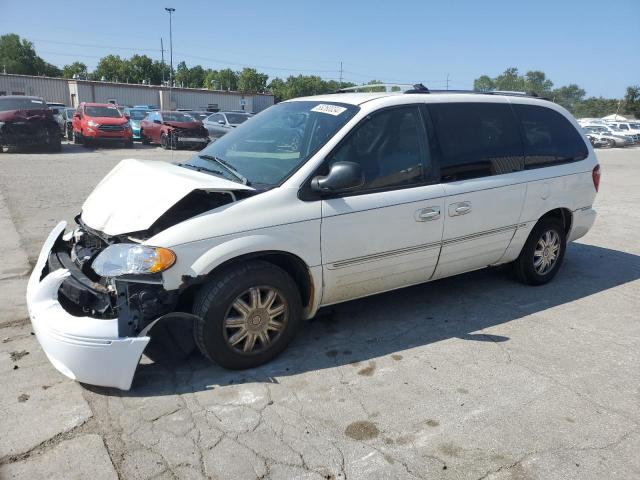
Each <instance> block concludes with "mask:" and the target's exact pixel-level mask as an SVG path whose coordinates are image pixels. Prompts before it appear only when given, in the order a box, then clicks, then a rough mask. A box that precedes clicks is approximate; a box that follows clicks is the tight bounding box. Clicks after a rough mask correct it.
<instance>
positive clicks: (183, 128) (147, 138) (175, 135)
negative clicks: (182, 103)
mask: <svg viewBox="0 0 640 480" xmlns="http://www.w3.org/2000/svg"><path fill="white" fill-rule="evenodd" d="M140 138H141V139H142V143H144V144H146V145H148V144H150V143H156V144H159V145H160V146H161V147H162V148H164V149H172V150H175V149H178V148H180V147H189V148H198V149H201V148H203V147H204V146H205V145H206V144H207V143H208V142H209V137H208V135H207V131H206V129H205V128H204V127H203V126H202V122H199V121H197V120H196V119H194V118H193V117H192V116H191V115H188V114H186V113H183V112H172V111H155V112H149V114H148V115H147V116H146V117H145V118H144V119H143V120H142V121H141V122H140Z"/></svg>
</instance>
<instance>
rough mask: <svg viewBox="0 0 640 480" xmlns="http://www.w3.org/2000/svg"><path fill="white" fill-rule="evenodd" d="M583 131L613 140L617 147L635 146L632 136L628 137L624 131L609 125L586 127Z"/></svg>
mask: <svg viewBox="0 0 640 480" xmlns="http://www.w3.org/2000/svg"><path fill="white" fill-rule="evenodd" d="M583 129H584V130H585V131H586V132H589V133H599V134H602V135H605V136H606V137H608V138H612V139H613V140H614V142H615V145H613V146H616V147H628V146H631V145H633V143H634V141H633V138H632V137H631V136H630V135H626V134H625V133H624V132H623V131H622V130H619V129H618V128H616V127H611V126H609V125H600V124H596V125H585V126H584V127H583Z"/></svg>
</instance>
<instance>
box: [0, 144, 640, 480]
mask: <svg viewBox="0 0 640 480" xmlns="http://www.w3.org/2000/svg"><path fill="white" fill-rule="evenodd" d="M172 155H173V156H174V159H176V160H177V159H185V158H188V157H189V156H190V152H175V153H173V154H172V153H171V152H166V151H163V150H160V149H156V148H143V147H140V146H136V149H135V150H133V151H131V150H120V149H107V148H105V149H98V150H85V149H83V148H82V147H79V146H75V145H64V146H63V152H62V153H60V154H46V153H4V154H1V155H0V169H1V174H0V245H2V246H3V254H2V262H1V265H0V372H1V373H0V374H1V375H2V380H3V381H2V385H3V388H2V389H1V390H0V432H1V433H0V478H2V479H32V478H45V477H46V478H59V479H72V478H78V479H81V478H82V479H84V478H93V479H95V480H98V479H103V478H104V479H112V478H121V479H152V478H153V479H165V478H166V479H171V478H179V479H182V478H185V479H200V478H219V479H253V478H269V479H292V478H296V479H297V478H304V479H316V478H317V479H341V480H344V479H349V480H354V479H378V478H393V479H395V478H399V479H405V478H407V479H422V478H425V479H426V478H429V479H431V478H437V479H439V478H443V479H549V478H552V479H556V478H557V479H604V478H606V479H631V478H640V455H638V452H639V451H640V430H639V427H638V426H639V423H640V391H639V386H640V368H639V367H640V315H639V314H638V312H639V311H640V280H639V279H640V242H639V241H638V235H639V234H640V190H639V189H638V184H640V148H632V149H631V148H630V149H625V150H620V149H616V150H601V151H599V152H598V157H599V159H600V163H601V166H602V175H603V177H602V183H601V187H600V194H599V196H598V198H597V200H596V205H595V207H596V209H597V210H598V212H599V216H598V219H597V221H596V224H595V226H594V228H593V230H592V231H591V232H590V233H589V234H588V235H587V236H586V237H584V238H583V239H581V240H580V241H579V242H576V243H573V244H571V245H570V246H569V248H568V251H567V256H566V258H565V263H564V265H563V267H562V269H561V271H560V273H559V274H558V276H557V277H556V279H555V280H554V281H553V282H552V283H550V284H548V285H546V286H542V287H527V286H523V285H521V284H518V283H516V282H514V281H513V280H511V279H510V277H509V276H508V275H507V273H506V272H505V271H503V270H502V269H487V270H483V271H478V272H473V273H469V274H465V275H461V276H458V277H453V278H448V279H444V280H440V281H437V282H434V283H430V284H425V285H419V286H415V287H411V288H407V289H404V290H400V291H396V292H392V293H387V294H383V295H379V296H375V297H371V298H368V299H364V300H358V301H354V302H350V303H347V304H343V305H340V306H337V307H335V308H334V309H332V310H331V311H330V312H327V313H326V314H325V315H322V316H321V317H319V318H317V319H314V320H312V321H310V322H308V323H306V324H305V326H304V328H303V329H302V330H301V332H300V334H299V336H298V337H297V339H296V340H295V341H294V342H293V344H292V345H291V346H290V348H289V349H288V350H287V351H285V353H284V354H283V355H281V356H280V357H279V358H278V359H276V360H275V361H273V362H271V363H269V364H267V365H264V366H263V367H260V368H256V369H253V370H248V371H242V372H231V371H226V370H223V369H221V368H220V367H217V366H215V365H212V364H210V363H209V362H208V361H206V360H205V359H204V358H202V357H201V356H199V355H196V354H194V355H192V356H191V357H190V358H188V359H187V360H186V361H184V362H180V363H175V364H164V365H163V364H154V363H153V362H151V361H150V360H148V359H146V358H145V357H143V360H142V362H141V364H140V366H139V367H138V371H137V373H136V378H135V380H134V385H133V388H132V389H131V390H130V391H128V392H121V391H118V390H114V389H105V388H99V387H91V386H84V385H80V384H78V383H76V382H74V381H71V380H69V379H67V378H66V377H64V376H62V375H61V374H59V373H58V372H57V371H55V370H54V368H53V367H52V366H51V365H50V364H49V362H48V360H47V359H46V357H45V355H44V354H43V352H42V350H41V349H40V347H39V345H38V343H37V341H36V339H35V337H34V336H33V334H32V330H31V328H30V324H29V321H28V319H27V312H26V307H25V303H24V291H25V286H26V279H27V276H28V273H29V271H30V269H31V268H32V266H33V263H34V261H35V258H36V257H37V255H38V252H39V250H40V246H41V244H42V242H43V240H44V238H45V237H46V235H47V234H48V232H49V231H50V229H51V228H52V227H53V226H54V225H55V224H56V223H57V222H58V221H59V220H60V219H66V220H67V221H72V219H73V217H74V215H75V214H76V213H77V212H78V210H79V208H80V206H81V204H82V202H83V200H84V198H85V197H86V195H87V194H88V193H89V192H90V191H91V189H92V188H93V187H94V186H95V184H96V183H97V182H98V181H99V180H100V179H101V178H102V176H103V175H104V174H105V173H106V172H107V171H108V170H109V169H110V168H112V167H113V166H114V165H115V164H116V163H117V162H118V161H119V160H120V159H122V158H127V157H138V158H155V159H158V161H167V160H171V156H172Z"/></svg>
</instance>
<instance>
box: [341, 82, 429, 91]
mask: <svg viewBox="0 0 640 480" xmlns="http://www.w3.org/2000/svg"><path fill="white" fill-rule="evenodd" d="M415 87H416V85H412V84H410V83H372V84H370V85H356V86H355V87H345V88H339V89H338V90H336V93H348V92H360V91H361V92H407V91H409V90H411V89H414V88H415Z"/></svg>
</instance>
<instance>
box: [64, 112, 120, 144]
mask: <svg viewBox="0 0 640 480" xmlns="http://www.w3.org/2000/svg"><path fill="white" fill-rule="evenodd" d="M73 140H74V141H75V142H76V143H83V144H84V145H85V146H86V147H89V146H91V145H94V144H96V143H98V142H121V143H124V146H125V147H132V146H133V133H132V131H131V125H130V124H129V121H128V120H127V118H126V117H125V116H124V115H123V113H122V112H121V111H120V110H119V109H118V107H117V106H116V105H113V104H111V103H86V102H82V103H81V104H80V105H79V106H78V109H77V110H76V113H74V115H73Z"/></svg>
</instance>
